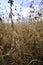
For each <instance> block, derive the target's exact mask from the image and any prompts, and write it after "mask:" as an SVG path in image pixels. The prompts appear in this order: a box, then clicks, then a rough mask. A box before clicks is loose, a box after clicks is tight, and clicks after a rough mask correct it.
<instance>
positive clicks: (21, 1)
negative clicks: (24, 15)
mask: <svg viewBox="0 0 43 65" xmlns="http://www.w3.org/2000/svg"><path fill="white" fill-rule="evenodd" d="M31 1H32V0H14V6H17V9H18V11H19V8H20V7H21V8H23V9H25V8H27V7H29V5H30V3H31ZM40 1H41V0H34V5H37V6H38V5H39V2H40ZM6 10H7V13H6ZM2 12H4V14H8V13H9V4H8V0H0V14H1V13H2ZM13 12H14V7H13Z"/></svg>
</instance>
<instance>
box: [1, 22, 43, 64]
mask: <svg viewBox="0 0 43 65" xmlns="http://www.w3.org/2000/svg"><path fill="white" fill-rule="evenodd" d="M35 59H37V60H40V62H38V63H37V65H38V64H39V65H43V22H30V23H29V22H27V23H26V22H22V23H15V24H14V29H12V27H11V25H10V24H9V23H6V24H5V23H0V65H28V64H29V62H30V61H31V60H35ZM32 65H36V62H35V63H33V64H32Z"/></svg>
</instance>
